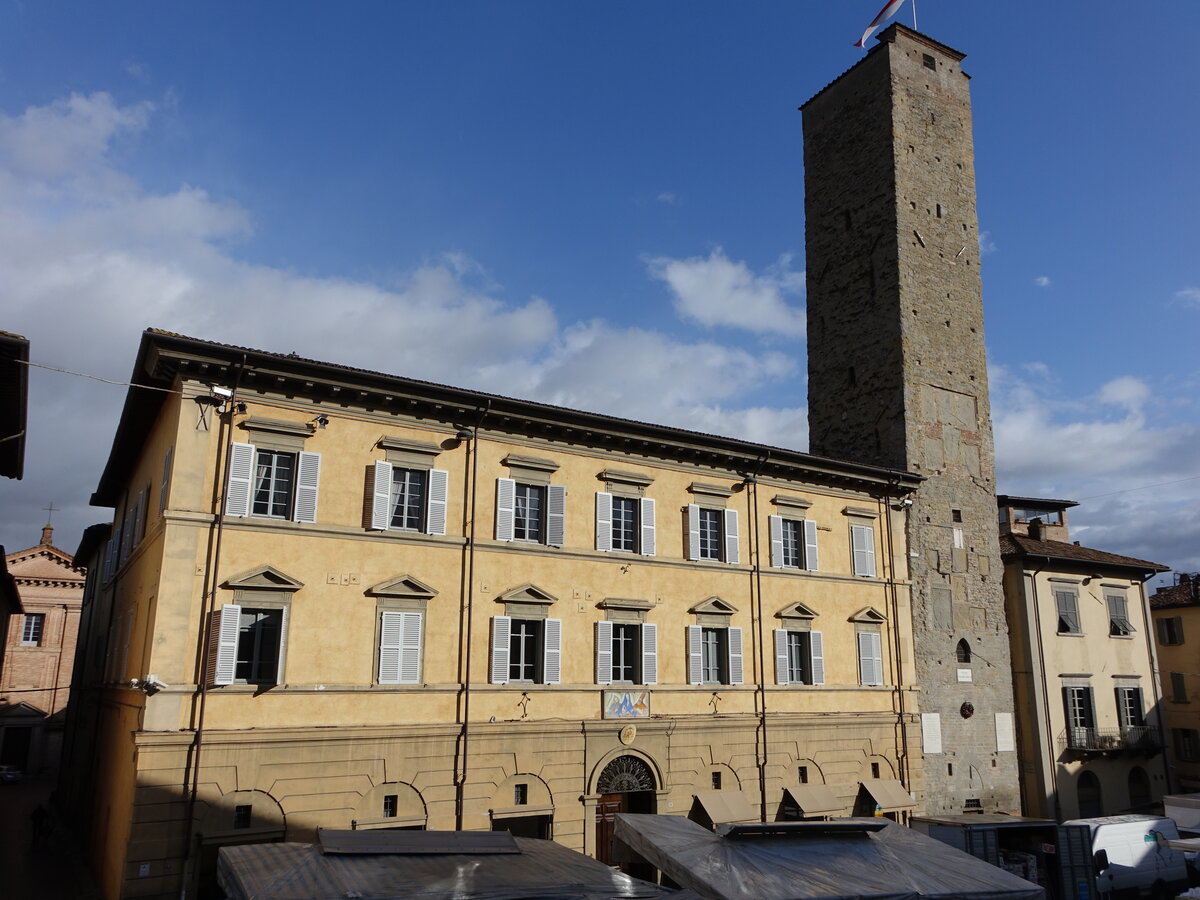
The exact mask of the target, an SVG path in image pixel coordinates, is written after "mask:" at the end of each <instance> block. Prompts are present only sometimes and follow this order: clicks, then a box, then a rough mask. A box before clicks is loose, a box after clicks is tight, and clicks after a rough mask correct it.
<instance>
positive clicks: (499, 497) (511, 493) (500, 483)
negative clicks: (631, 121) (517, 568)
mask: <svg viewBox="0 0 1200 900" xmlns="http://www.w3.org/2000/svg"><path fill="white" fill-rule="evenodd" d="M516 505H517V483H516V482H515V481H513V479H511V478H497V479H496V540H498V541H511V540H512V539H513V512H514V510H515V508H516ZM504 671H505V672H507V671H508V667H507V665H506V666H505V670H504ZM505 680H507V675H506V676H505ZM497 683H498V684H503V683H504V682H503V681H501V682H497Z"/></svg>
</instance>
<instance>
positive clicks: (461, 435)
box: [454, 428, 475, 441]
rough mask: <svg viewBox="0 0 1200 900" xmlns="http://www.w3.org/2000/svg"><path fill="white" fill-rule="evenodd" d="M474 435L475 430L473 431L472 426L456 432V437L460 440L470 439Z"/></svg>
mask: <svg viewBox="0 0 1200 900" xmlns="http://www.w3.org/2000/svg"><path fill="white" fill-rule="evenodd" d="M474 436H475V432H473V431H472V430H471V429H470V428H460V429H458V431H456V432H454V437H455V439H456V440H460V441H469V440H470V439H471V438H473V437H474Z"/></svg>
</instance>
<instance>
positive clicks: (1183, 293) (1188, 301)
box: [1175, 287, 1200, 308]
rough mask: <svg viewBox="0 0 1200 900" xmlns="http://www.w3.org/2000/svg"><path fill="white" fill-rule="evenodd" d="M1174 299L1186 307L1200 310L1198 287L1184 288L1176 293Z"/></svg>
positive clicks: (1199, 289)
mask: <svg viewBox="0 0 1200 900" xmlns="http://www.w3.org/2000/svg"><path fill="white" fill-rule="evenodd" d="M1175 299H1176V300H1178V301H1180V302H1181V303H1183V304H1185V305H1187V306H1195V307H1197V308H1200V287H1186V288H1184V289H1183V290H1180V291H1176V292H1175Z"/></svg>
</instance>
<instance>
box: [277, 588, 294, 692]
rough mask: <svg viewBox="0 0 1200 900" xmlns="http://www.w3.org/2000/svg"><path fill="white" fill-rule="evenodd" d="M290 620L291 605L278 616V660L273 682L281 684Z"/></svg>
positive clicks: (285, 660)
mask: <svg viewBox="0 0 1200 900" xmlns="http://www.w3.org/2000/svg"><path fill="white" fill-rule="evenodd" d="M291 620H292V610H291V607H289V606H285V607H284V608H283V615H281V616H280V617H279V662H278V663H277V664H276V666H275V683H276V684H283V667H284V664H285V663H287V643H288V622H290V621H291Z"/></svg>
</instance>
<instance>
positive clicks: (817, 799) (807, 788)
mask: <svg viewBox="0 0 1200 900" xmlns="http://www.w3.org/2000/svg"><path fill="white" fill-rule="evenodd" d="M783 790H784V791H785V792H786V793H787V795H788V796H789V797H791V798H792V802H793V803H794V804H796V806H798V807H799V808H800V812H801V813H803V814H804V815H806V816H832V815H836V814H838V813H840V812H842V811H843V810H845V809H846V804H845V803H843V802H842V801H841V800H839V799H838V798H837V797H835V796H834V794H833V791H831V790H830V789H829V787H828V786H827V785H824V784H789V785H787V786H785V787H784V789H783Z"/></svg>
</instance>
